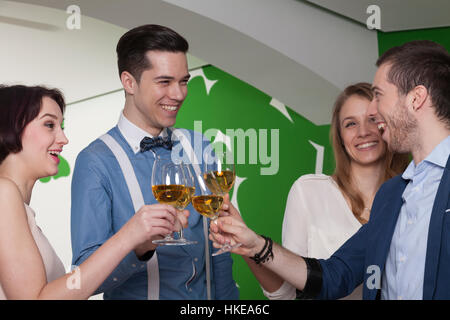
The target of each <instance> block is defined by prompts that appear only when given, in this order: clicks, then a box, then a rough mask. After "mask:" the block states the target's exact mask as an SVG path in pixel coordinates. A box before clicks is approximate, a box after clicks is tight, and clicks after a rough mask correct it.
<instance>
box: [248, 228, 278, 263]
mask: <svg viewBox="0 0 450 320" xmlns="http://www.w3.org/2000/svg"><path fill="white" fill-rule="evenodd" d="M261 237H263V238H264V240H265V243H264V247H263V248H262V250H261V251H260V252H259V253H257V254H255V255H254V256H253V257H250V259H252V260H253V261H255V263H256V264H260V263H264V262H266V261H268V260H269V258H270V259H272V260H273V252H272V245H273V241H272V239H270V238H269V237H266V236H263V235H261ZM266 249H267V251H266Z"/></svg>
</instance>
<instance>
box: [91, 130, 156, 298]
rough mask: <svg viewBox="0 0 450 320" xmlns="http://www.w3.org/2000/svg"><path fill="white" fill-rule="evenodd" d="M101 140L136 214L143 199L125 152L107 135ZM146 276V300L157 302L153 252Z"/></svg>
mask: <svg viewBox="0 0 450 320" xmlns="http://www.w3.org/2000/svg"><path fill="white" fill-rule="evenodd" d="M99 139H100V140H102V141H103V142H104V143H105V144H106V145H107V146H108V148H109V149H111V151H112V153H113V154H114V156H115V157H116V159H117V161H118V162H119V166H120V168H121V169H122V173H123V176H124V177H125V182H126V184H127V187H128V191H129V192H130V195H131V200H132V202H133V207H134V211H135V212H137V211H138V210H139V209H140V208H141V207H142V206H143V205H144V204H145V202H144V197H143V195H142V191H141V188H140V187H139V183H138V181H137V178H136V174H135V173H134V170H133V166H132V165H131V162H130V159H129V158H128V156H127V154H126V153H125V151H124V150H123V149H122V147H121V146H120V144H119V143H118V142H117V141H116V140H114V138H113V137H112V136H110V135H109V134H104V135H103V136H101V137H100V138H99ZM147 276H148V292H147V297H148V300H159V267H158V257H157V254H156V252H155V254H153V256H152V258H151V259H150V260H149V261H148V262H147Z"/></svg>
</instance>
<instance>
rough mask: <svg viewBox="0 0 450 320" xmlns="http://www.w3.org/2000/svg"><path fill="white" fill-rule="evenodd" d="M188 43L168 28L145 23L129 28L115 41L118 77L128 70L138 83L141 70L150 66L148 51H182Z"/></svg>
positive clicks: (187, 47) (186, 48)
mask: <svg viewBox="0 0 450 320" xmlns="http://www.w3.org/2000/svg"><path fill="white" fill-rule="evenodd" d="M188 50H189V44H188V42H187V41H186V39H184V38H183V37H182V36H180V35H179V34H178V33H177V32H175V31H173V30H172V29H170V28H167V27H164V26H160V25H156V24H147V25H143V26H140V27H136V28H134V29H131V30H130V31H128V32H127V33H125V34H124V35H123V36H122V37H121V38H120V40H119V42H118V43H117V48H116V51H117V64H118V67H119V77H120V76H121V74H122V72H124V71H128V72H129V73H131V75H133V77H134V78H135V79H136V81H137V82H138V83H139V81H140V79H141V75H142V72H144V70H147V69H150V68H151V67H152V65H151V61H149V60H148V59H147V56H146V53H147V52H148V51H168V52H183V53H186V52H187V51H188Z"/></svg>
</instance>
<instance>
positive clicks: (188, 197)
mask: <svg viewBox="0 0 450 320" xmlns="http://www.w3.org/2000/svg"><path fill="white" fill-rule="evenodd" d="M180 166H181V170H182V172H183V179H184V183H183V184H184V186H185V189H186V191H185V193H184V195H183V196H182V197H181V198H180V200H178V201H177V202H176V203H175V208H176V209H177V210H179V211H183V210H184V209H185V208H186V207H187V206H188V205H189V203H191V201H192V197H193V196H194V195H195V178H194V175H193V174H192V170H191V168H190V166H189V165H188V164H185V163H181V164H180ZM179 234H180V238H179V239H178V241H180V242H183V243H184V244H196V243H197V241H195V240H188V239H186V238H185V237H184V235H183V228H181V229H180V232H179Z"/></svg>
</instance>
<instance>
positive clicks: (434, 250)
mask: <svg viewBox="0 0 450 320" xmlns="http://www.w3.org/2000/svg"><path fill="white" fill-rule="evenodd" d="M449 194H450V157H449V158H448V160H447V165H446V167H445V168H444V173H443V174H442V178H441V183H440V184H439V188H438V191H437V193H436V198H435V200H434V205H433V211H432V212H431V218H430V226H429V229H428V241H427V254H426V259H425V274H424V280H423V299H424V300H430V299H433V295H434V291H435V289H436V281H437V270H438V267H439V255H440V251H441V250H440V249H441V238H442V228H443V220H444V214H445V211H446V209H447V203H448V198H449Z"/></svg>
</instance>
